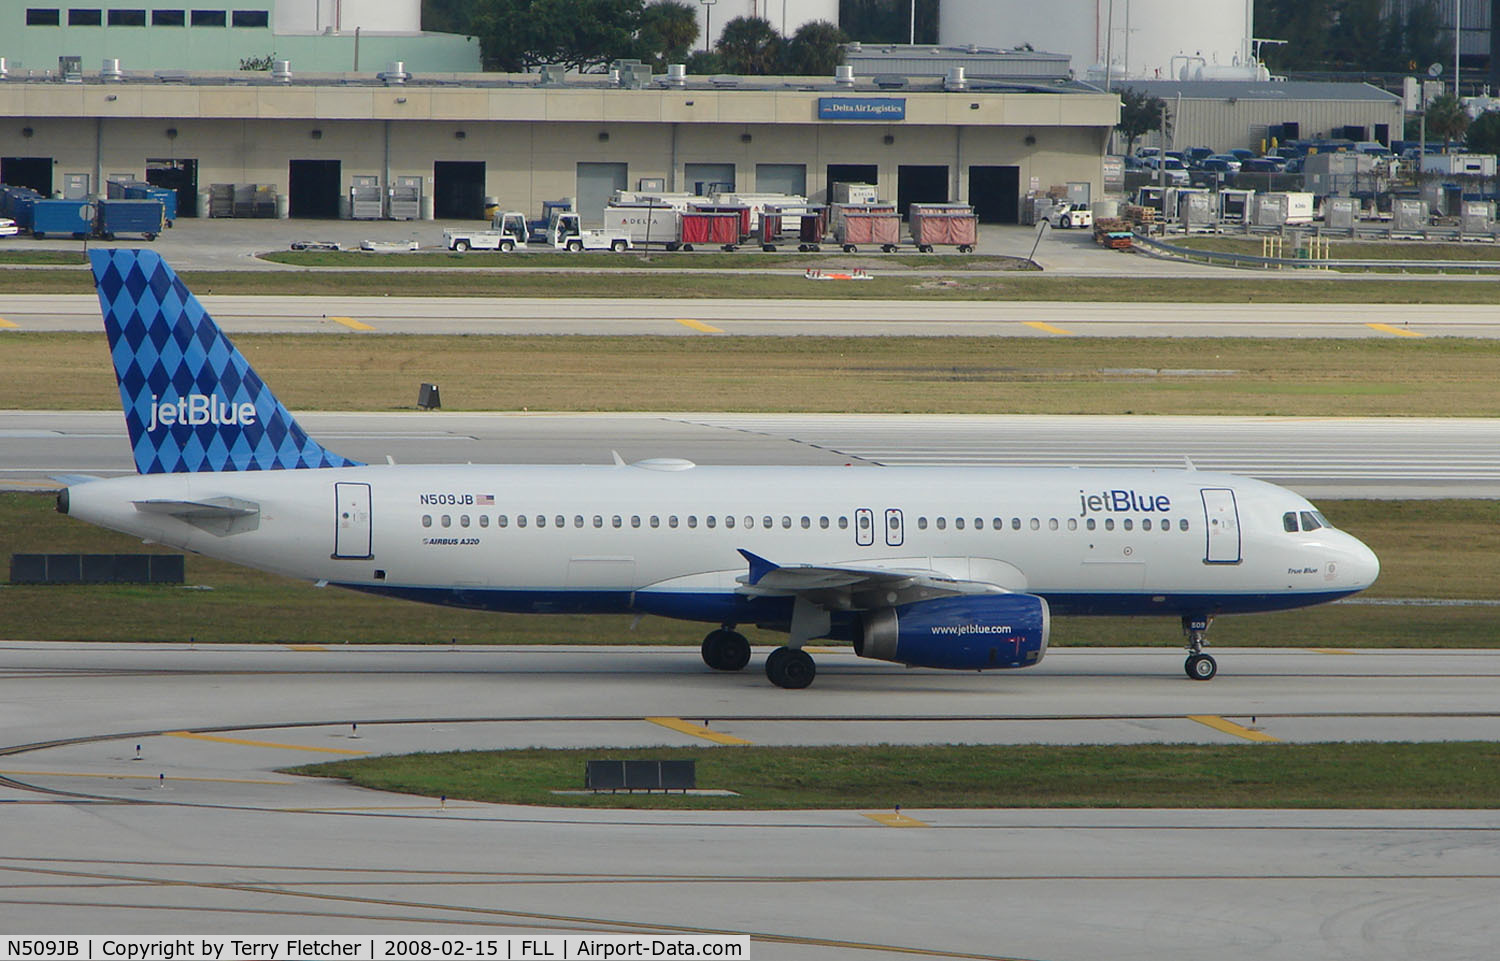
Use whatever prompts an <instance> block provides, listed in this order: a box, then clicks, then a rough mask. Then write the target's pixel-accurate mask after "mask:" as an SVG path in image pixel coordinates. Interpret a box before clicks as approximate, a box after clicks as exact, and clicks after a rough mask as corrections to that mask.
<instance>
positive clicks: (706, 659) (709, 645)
mask: <svg viewBox="0 0 1500 961" xmlns="http://www.w3.org/2000/svg"><path fill="white" fill-rule="evenodd" d="M703 663H704V664H707V665H708V666H709V667H711V668H713V669H714V670H716V671H742V670H744V669H745V665H746V664H749V663H750V642H749V641H747V640H745V637H744V635H743V634H740V633H738V632H736V631H731V630H730V629H729V628H727V627H725V628H720V629H719V630H716V631H709V632H708V636H707V637H705V638H704V639H703Z"/></svg>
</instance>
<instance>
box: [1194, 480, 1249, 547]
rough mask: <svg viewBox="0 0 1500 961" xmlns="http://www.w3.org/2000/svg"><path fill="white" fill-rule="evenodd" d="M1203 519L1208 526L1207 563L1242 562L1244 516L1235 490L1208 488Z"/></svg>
mask: <svg viewBox="0 0 1500 961" xmlns="http://www.w3.org/2000/svg"><path fill="white" fill-rule="evenodd" d="M1202 493H1203V519H1204V521H1205V526H1206V527H1207V529H1208V548H1207V552H1206V553H1205V554H1204V556H1203V562H1204V563H1205V564H1238V563H1239V562H1240V515H1239V509H1238V508H1237V507H1236V506H1235V503H1234V491H1232V490H1230V489H1229V488H1227V487H1207V488H1204V489H1203V491H1202Z"/></svg>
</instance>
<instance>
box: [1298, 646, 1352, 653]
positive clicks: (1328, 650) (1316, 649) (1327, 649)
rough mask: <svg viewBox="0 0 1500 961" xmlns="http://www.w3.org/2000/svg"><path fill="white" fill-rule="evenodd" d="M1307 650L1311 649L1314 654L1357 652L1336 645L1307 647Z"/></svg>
mask: <svg viewBox="0 0 1500 961" xmlns="http://www.w3.org/2000/svg"><path fill="white" fill-rule="evenodd" d="M1308 650H1309V651H1311V652H1312V653H1314V654H1354V653H1357V652H1355V651H1345V650H1341V649H1339V648H1337V647H1309V648H1308Z"/></svg>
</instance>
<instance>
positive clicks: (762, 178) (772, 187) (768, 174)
mask: <svg viewBox="0 0 1500 961" xmlns="http://www.w3.org/2000/svg"><path fill="white" fill-rule="evenodd" d="M755 192H756V193H762V194H792V195H794V196H797V197H806V196H807V165H806V164H756V165H755Z"/></svg>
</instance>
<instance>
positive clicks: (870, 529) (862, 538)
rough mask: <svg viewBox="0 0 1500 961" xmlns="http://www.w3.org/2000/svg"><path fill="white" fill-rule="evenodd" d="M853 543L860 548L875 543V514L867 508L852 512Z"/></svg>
mask: <svg viewBox="0 0 1500 961" xmlns="http://www.w3.org/2000/svg"><path fill="white" fill-rule="evenodd" d="M854 543H856V544H858V545H859V546H860V547H869V546H870V545H872V544H874V543H875V512H874V511H872V510H870V509H869V508H868V507H861V508H860V509H859V510H857V511H855V512H854Z"/></svg>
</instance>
